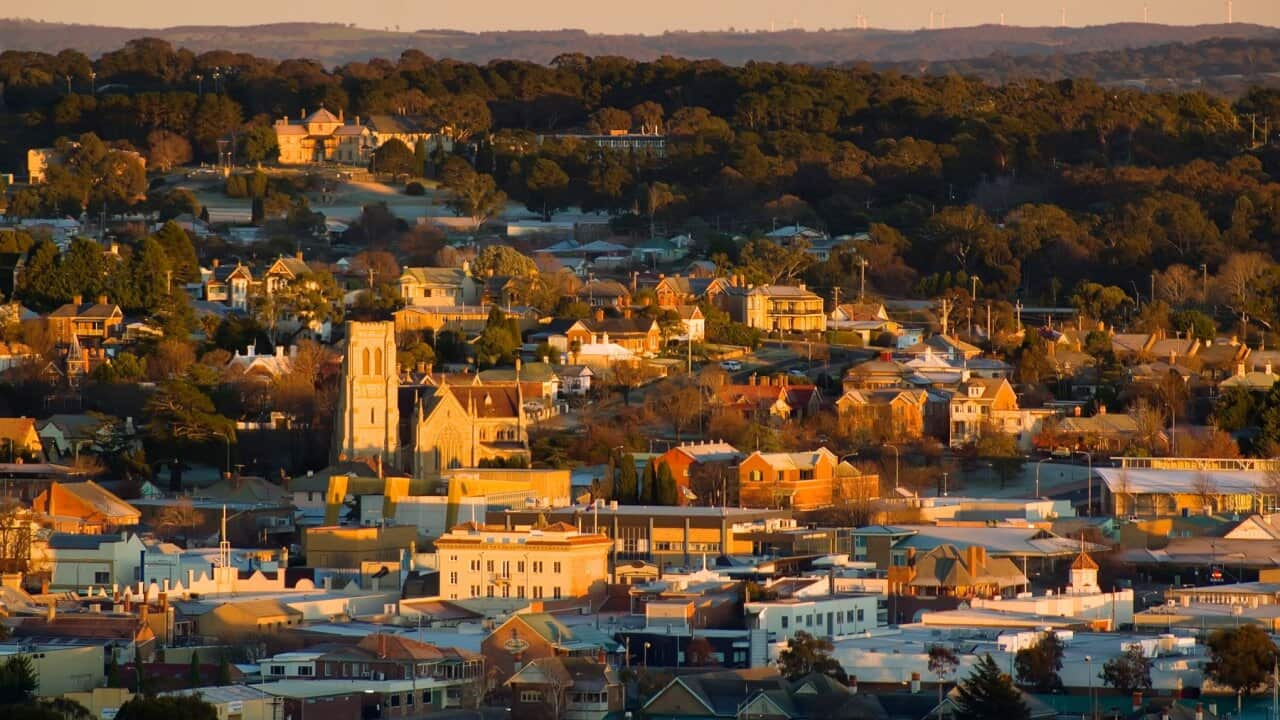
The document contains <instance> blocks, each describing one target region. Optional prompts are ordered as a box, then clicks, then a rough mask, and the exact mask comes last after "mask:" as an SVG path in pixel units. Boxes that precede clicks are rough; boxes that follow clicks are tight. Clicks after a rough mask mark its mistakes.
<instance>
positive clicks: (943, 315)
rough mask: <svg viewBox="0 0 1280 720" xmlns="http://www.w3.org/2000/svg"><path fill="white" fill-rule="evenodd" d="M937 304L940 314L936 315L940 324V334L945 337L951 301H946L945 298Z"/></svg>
mask: <svg viewBox="0 0 1280 720" xmlns="http://www.w3.org/2000/svg"><path fill="white" fill-rule="evenodd" d="M939 302H940V303H941V312H940V313H938V318H939V320H940V321H941V324H942V334H943V335H946V334H947V320H948V319H949V316H950V315H951V301H950V300H948V299H947V298H942V300H941V301H939Z"/></svg>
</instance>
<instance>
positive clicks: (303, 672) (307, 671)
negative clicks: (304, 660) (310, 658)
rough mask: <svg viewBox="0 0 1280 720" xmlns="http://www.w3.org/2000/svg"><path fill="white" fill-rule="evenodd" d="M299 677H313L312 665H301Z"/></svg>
mask: <svg viewBox="0 0 1280 720" xmlns="http://www.w3.org/2000/svg"><path fill="white" fill-rule="evenodd" d="M298 677H311V666H310V665H299V666H298Z"/></svg>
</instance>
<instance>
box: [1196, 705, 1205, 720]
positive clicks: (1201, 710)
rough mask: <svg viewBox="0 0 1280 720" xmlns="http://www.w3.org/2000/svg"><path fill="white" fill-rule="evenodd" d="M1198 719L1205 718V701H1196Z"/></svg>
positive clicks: (1202, 719)
mask: <svg viewBox="0 0 1280 720" xmlns="http://www.w3.org/2000/svg"><path fill="white" fill-rule="evenodd" d="M1196 720H1204V703H1196Z"/></svg>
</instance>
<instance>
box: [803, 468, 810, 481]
mask: <svg viewBox="0 0 1280 720" xmlns="http://www.w3.org/2000/svg"><path fill="white" fill-rule="evenodd" d="M800 479H801V480H812V479H813V468H809V469H807V470H801V471H800Z"/></svg>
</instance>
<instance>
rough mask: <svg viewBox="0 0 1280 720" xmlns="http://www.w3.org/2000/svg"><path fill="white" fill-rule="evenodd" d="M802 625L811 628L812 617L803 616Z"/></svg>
mask: <svg viewBox="0 0 1280 720" xmlns="http://www.w3.org/2000/svg"><path fill="white" fill-rule="evenodd" d="M804 625H805V627H813V616H812V615H805V616H804Z"/></svg>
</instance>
